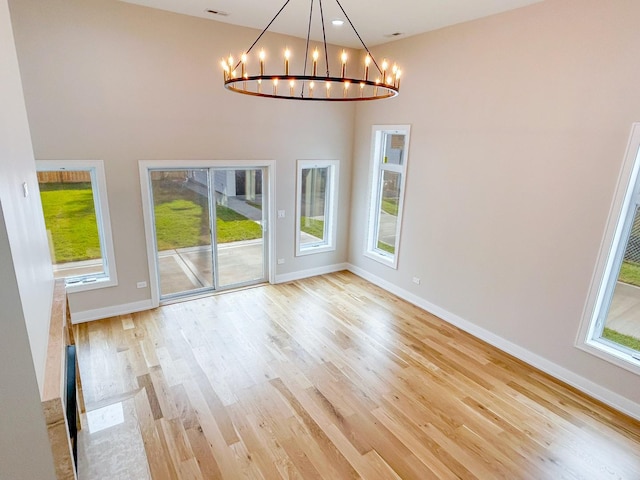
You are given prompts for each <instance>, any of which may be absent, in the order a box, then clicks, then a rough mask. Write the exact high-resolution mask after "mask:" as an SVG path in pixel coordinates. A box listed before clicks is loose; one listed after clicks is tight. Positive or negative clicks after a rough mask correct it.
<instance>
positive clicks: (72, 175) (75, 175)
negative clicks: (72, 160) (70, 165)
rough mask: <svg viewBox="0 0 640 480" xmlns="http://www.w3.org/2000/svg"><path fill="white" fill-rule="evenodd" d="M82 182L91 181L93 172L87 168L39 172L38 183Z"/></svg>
mask: <svg viewBox="0 0 640 480" xmlns="http://www.w3.org/2000/svg"><path fill="white" fill-rule="evenodd" d="M81 182H91V174H90V173H89V172H88V171H87V170H65V171H55V172H38V183H81Z"/></svg>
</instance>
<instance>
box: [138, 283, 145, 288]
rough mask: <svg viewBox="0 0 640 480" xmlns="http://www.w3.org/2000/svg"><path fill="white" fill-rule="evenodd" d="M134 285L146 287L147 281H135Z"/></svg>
mask: <svg viewBox="0 0 640 480" xmlns="http://www.w3.org/2000/svg"><path fill="white" fill-rule="evenodd" d="M136 287H138V288H147V282H138V283H136Z"/></svg>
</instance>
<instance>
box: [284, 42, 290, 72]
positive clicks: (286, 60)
mask: <svg viewBox="0 0 640 480" xmlns="http://www.w3.org/2000/svg"><path fill="white" fill-rule="evenodd" d="M289 57H291V52H290V51H289V49H288V48H286V49H285V51H284V75H285V76H286V77H288V76H289Z"/></svg>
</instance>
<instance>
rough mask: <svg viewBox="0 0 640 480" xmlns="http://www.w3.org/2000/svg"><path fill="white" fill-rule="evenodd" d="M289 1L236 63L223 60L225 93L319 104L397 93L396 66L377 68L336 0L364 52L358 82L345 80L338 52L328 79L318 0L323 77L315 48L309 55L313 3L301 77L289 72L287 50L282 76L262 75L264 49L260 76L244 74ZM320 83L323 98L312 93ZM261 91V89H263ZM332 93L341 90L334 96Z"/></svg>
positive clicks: (344, 59) (384, 64)
mask: <svg viewBox="0 0 640 480" xmlns="http://www.w3.org/2000/svg"><path fill="white" fill-rule="evenodd" d="M290 1H291V0H286V1H285V2H284V5H282V7H281V8H280V10H278V12H277V13H276V14H275V16H274V17H273V18H272V19H271V21H270V22H269V23H268V24H267V26H266V27H265V28H264V30H262V32H260V35H258V38H256V39H255V41H254V42H253V43H252V44H251V46H250V47H249V49H247V50H246V51H245V52H244V53H242V55H241V56H240V61H238V62H237V63H235V64H234V61H233V56H231V55H230V56H229V58H228V59H223V60H222V62H221V65H222V69H223V75H224V86H225V88H226V89H228V90H230V91H232V92H236V93H242V94H245V95H253V96H259V97H270V98H284V99H290V100H319V101H342V102H344V101H362V100H381V99H385V98H392V97H395V96H396V95H398V93H399V90H400V75H401V71H400V70H399V69H398V67H397V66H396V65H393V67H392V69H391V71H390V72H388V71H387V69H388V67H389V64H388V62H387V61H386V60H383V62H382V68H381V67H380V66H379V65H378V63H377V62H376V60H375V58H374V57H373V54H372V53H371V51H370V50H369V48H368V47H367V45H366V44H365V43H364V41H363V40H362V37H361V36H360V34H359V33H358V31H357V30H356V28H355V26H354V24H353V22H352V21H351V19H350V18H349V16H348V15H347V12H346V11H345V10H344V8H343V7H342V5H341V4H340V1H339V0H335V1H336V3H337V4H338V7H340V10H341V11H342V13H343V14H344V16H345V18H346V19H347V21H348V22H349V25H350V26H351V28H352V30H353V31H354V33H355V35H356V36H357V37H358V40H359V41H360V43H361V44H362V46H363V47H364V50H365V52H366V56H365V58H364V75H363V76H362V77H361V78H354V77H348V76H347V53H346V51H345V50H342V55H341V56H340V61H341V75H340V76H339V77H338V76H332V75H331V73H330V71H329V51H328V48H327V37H326V31H325V24H324V11H323V7H322V0H318V3H319V7H320V21H321V25H322V45H323V48H324V57H325V66H326V75H325V76H321V75H318V57H319V52H318V48H316V49H315V50H314V51H313V53H312V52H310V50H309V48H310V38H311V25H312V22H313V3H314V0H311V2H310V8H309V24H308V28H307V38H306V48H305V57H304V67H303V71H302V74H295V73H291V72H290V71H289V59H290V56H291V52H290V50H289V48H286V49H285V50H284V72H283V74H270V75H267V74H265V58H266V54H265V51H264V49H262V50H261V51H260V53H259V55H258V59H259V65H260V75H249V74H248V73H247V61H248V54H249V53H250V52H251V51H252V50H253V48H254V47H255V46H256V45H257V44H258V42H259V41H260V39H261V38H262V36H263V35H264V34H265V33H266V32H267V30H268V29H269V27H270V26H271V25H272V24H273V22H274V21H275V20H276V18H278V16H279V15H280V14H281V13H282V11H283V10H284V9H285V7H286V6H287V5H288V4H289V2H290ZM309 56H311V57H312V59H313V64H312V75H309V74H308V72H307V66H308V60H309ZM371 62H373V64H374V66H375V69H377V71H378V73H379V74H380V76H378V77H377V78H376V79H375V81H374V80H370V79H369V64H370V63H371ZM240 66H241V67H242V69H241V74H240V75H237V73H236V72H237V69H238V67H240ZM280 80H283V81H284V82H288V85H289V89H288V91H287V89H286V88H282V87H281V88H280V90H278V83H279V81H280ZM267 82H270V83H271V89H270V91H269V88H268V87H267V86H266V84H267ZM322 83H324V85H325V87H326V91H325V93H324V95H321V94H317V93H316V92H317V90H315V87H316V84H318V85H320V84H322ZM334 84H335V85H339V86H340V87H341V88H340V89H338V88H335V89H332V88H331V87H332V86H333V85H334ZM351 84H355V85H357V84H359V86H360V88H359V89H357V88H352V89H350V88H349V87H350V86H351ZM297 85H300V89H299V91H298V93H296V88H295V87H296V86H297ZM263 87H264V88H263ZM336 90H341V91H342V93H340V92H339V91H338V92H337V93H334V92H335V91H336Z"/></svg>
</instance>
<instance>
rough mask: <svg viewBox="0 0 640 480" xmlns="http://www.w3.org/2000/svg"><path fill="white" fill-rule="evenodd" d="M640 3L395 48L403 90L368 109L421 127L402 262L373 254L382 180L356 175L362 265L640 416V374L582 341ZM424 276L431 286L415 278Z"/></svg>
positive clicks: (433, 36)
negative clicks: (370, 244) (374, 190)
mask: <svg viewBox="0 0 640 480" xmlns="http://www.w3.org/2000/svg"><path fill="white" fill-rule="evenodd" d="M639 16H640V2H637V1H624V0H612V1H607V2H601V1H599V0H547V1H545V2H542V3H540V4H536V5H533V6H530V7H525V8H522V9H518V10H514V11H511V12H508V13H504V14H501V15H496V16H493V17H488V18H485V19H481V20H478V21H474V22H469V23H465V24H461V25H458V26H453V27H450V28H446V29H442V30H440V31H436V32H432V33H428V34H424V35H421V36H417V37H413V38H408V39H406V40H403V41H398V42H393V43H390V44H387V45H385V46H381V47H380V48H378V49H377V50H376V52H375V53H376V56H387V57H390V58H393V59H394V60H397V61H398V63H399V64H400V65H402V67H403V71H404V72H406V75H404V78H403V85H402V89H401V93H400V96H399V97H398V98H397V99H394V100H392V101H389V102H386V103H375V102H374V103H370V104H365V105H359V106H358V109H357V113H356V118H357V123H356V133H355V134H356V139H355V146H354V169H355V170H359V171H363V172H364V171H368V166H369V151H370V137H371V125H372V124H377V123H379V124H385V123H386V124H404V123H408V124H411V125H412V130H411V145H410V151H409V163H408V169H409V171H408V180H407V186H406V194H407V196H406V200H405V217H404V221H403V226H402V240H401V244H400V257H399V265H398V270H397V271H393V270H390V269H389V268H386V267H384V266H382V265H379V264H377V263H375V262H374V261H371V260H369V259H368V258H365V257H363V255H362V252H363V249H364V244H365V240H364V233H365V230H366V222H367V217H366V211H367V199H368V189H369V183H368V176H367V175H354V176H353V196H352V212H353V214H352V222H351V229H350V231H351V241H350V255H349V258H350V262H351V263H352V264H354V265H355V267H356V268H357V269H361V270H362V272H364V273H366V274H368V275H369V276H376V277H378V278H384V279H386V280H387V281H388V282H390V283H391V284H392V285H393V286H394V288H396V289H399V290H402V291H404V292H406V293H408V294H409V295H411V296H413V298H414V299H418V301H419V302H422V303H423V304H429V305H432V306H435V307H437V308H438V309H442V311H441V313H446V314H448V316H449V317H450V318H451V319H458V320H461V321H462V322H463V323H465V324H466V326H467V327H468V328H469V329H470V330H472V331H474V332H476V333H482V332H484V334H485V335H484V336H485V338H488V339H491V340H494V341H496V340H497V341H498V343H501V344H502V346H503V347H504V346H507V347H508V348H509V349H510V350H511V351H513V352H516V353H518V354H519V355H521V356H524V357H526V359H527V360H529V361H533V362H534V363H536V364H538V365H539V366H543V367H545V368H546V369H547V370H553V371H554V373H556V374H558V375H560V376H562V377H564V378H565V379H567V380H570V381H572V382H573V383H575V384H578V383H579V384H581V386H582V388H585V389H588V390H590V391H591V392H592V393H595V394H597V395H599V396H600V397H602V398H604V397H607V400H608V401H610V402H614V403H616V404H617V405H618V406H621V407H623V408H625V409H626V410H627V411H631V410H633V411H634V413H635V415H637V416H640V404H639V402H638V399H639V398H640V378H639V377H638V376H636V375H634V374H632V373H630V372H628V371H626V370H623V369H621V368H617V367H615V366H613V365H611V364H609V363H607V362H604V361H602V360H600V359H598V358H595V357H593V356H591V355H588V354H586V353H585V352H583V351H581V350H578V349H577V348H575V346H574V342H575V340H576V334H577V332H578V328H579V324H580V320H581V316H582V313H583V308H584V305H585V301H586V299H587V293H588V288H589V284H590V281H591V278H592V274H593V270H594V268H595V263H596V257H597V255H598V251H599V247H600V242H601V239H602V236H603V234H604V228H605V223H606V220H607V215H608V212H609V208H610V205H611V202H612V199H613V192H614V187H615V184H616V180H617V177H618V173H619V171H620V168H621V165H622V160H623V156H624V152H625V147H626V145H627V140H628V136H629V133H630V129H631V124H632V122H634V121H638V120H640V95H638V83H637V79H638V78H640V63H638V61H637V57H638V45H640V29H638V26H637V21H636V20H637V18H638V17H639ZM414 276H417V277H421V279H422V282H421V284H420V285H415V284H413V283H412V282H411V278H412V277H414Z"/></svg>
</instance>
